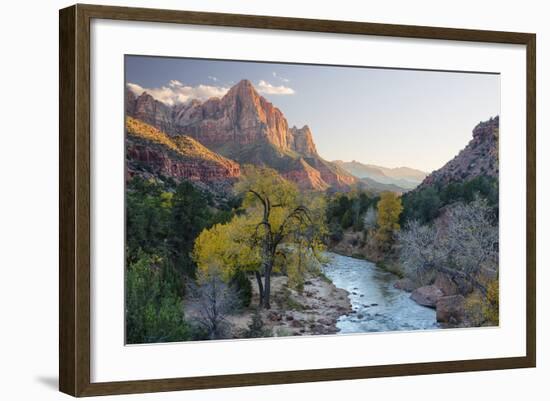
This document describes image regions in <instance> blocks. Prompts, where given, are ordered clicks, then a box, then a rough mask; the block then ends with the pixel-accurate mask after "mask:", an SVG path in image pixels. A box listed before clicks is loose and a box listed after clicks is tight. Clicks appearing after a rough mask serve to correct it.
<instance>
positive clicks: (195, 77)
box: [59, 5, 536, 396]
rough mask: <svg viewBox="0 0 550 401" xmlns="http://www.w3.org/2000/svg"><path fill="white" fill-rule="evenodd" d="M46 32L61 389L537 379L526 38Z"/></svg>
mask: <svg viewBox="0 0 550 401" xmlns="http://www.w3.org/2000/svg"><path fill="white" fill-rule="evenodd" d="M59 21H60V116H59V119H60V204H59V205H60V206H59V207H60V303H59V305H60V306H59V308H60V381H59V386H60V390H61V391H63V392H65V393H68V394H71V395H73V396H92V395H104V394H121V393H141V392H154V391H172V390H186V389H202V388H218V387H232V386H248V385H264V384H279V383H296V382H312V381H323V380H342V379H360V378H374V377H387V376H398V375H418V374H433V373H443V372H462V371H479V370H490V369H510V368H527V367H534V366H535V361H536V347H535V344H536V338H535V332H536V315H535V298H536V295H535V283H536V280H535V206H536V205H535V112H536V111H535V35H534V34H530V33H512V32H494V31H480V30H466V29H450V28H434V27H419V26H403V25H385V24H371V23H360V22H349V21H325V20H310V19H296V18H282V17H267V16H251V15H233V14H217V13H202V12H188V11H169V10H153V9H137V8H121V7H106V6H94V5H75V6H72V7H69V8H65V9H63V10H61V11H60V20H59Z"/></svg>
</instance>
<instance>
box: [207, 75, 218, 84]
mask: <svg viewBox="0 0 550 401" xmlns="http://www.w3.org/2000/svg"><path fill="white" fill-rule="evenodd" d="M208 79H211V80H212V81H214V82H218V78H216V77H213V76H212V75H209V76H208Z"/></svg>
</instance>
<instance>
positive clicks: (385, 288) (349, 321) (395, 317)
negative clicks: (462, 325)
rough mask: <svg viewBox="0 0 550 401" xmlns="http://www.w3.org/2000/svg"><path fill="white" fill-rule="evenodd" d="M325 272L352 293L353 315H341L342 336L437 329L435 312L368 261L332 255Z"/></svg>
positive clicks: (393, 276) (392, 276)
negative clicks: (412, 298)
mask: <svg viewBox="0 0 550 401" xmlns="http://www.w3.org/2000/svg"><path fill="white" fill-rule="evenodd" d="M329 256H330V258H331V260H330V262H329V263H328V264H327V265H326V266H325V267H324V269H323V272H324V273H325V275H326V276H327V277H328V278H330V279H331V280H332V282H333V283H334V285H335V286H336V287H339V288H343V289H345V290H347V291H348V292H349V298H350V301H351V305H352V308H353V313H351V314H349V315H344V316H341V317H340V318H339V319H338V323H337V327H338V328H339V329H340V333H365V332H375V331H395V330H423V329H434V328H437V327H438V325H437V322H436V318H435V310H434V309H431V308H426V307H424V306H420V305H418V304H417V303H416V302H414V301H413V300H411V299H410V294H409V293H407V292H405V291H402V290H398V289H396V288H394V287H393V284H394V283H395V281H396V280H397V277H396V276H395V275H394V274H392V273H388V272H386V271H384V270H382V269H380V268H379V267H377V266H376V265H375V264H374V263H372V262H369V261H367V260H362V259H355V258H350V257H347V256H342V255H337V254H334V253H329Z"/></svg>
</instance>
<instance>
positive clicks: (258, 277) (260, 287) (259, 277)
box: [255, 272, 264, 307]
mask: <svg viewBox="0 0 550 401" xmlns="http://www.w3.org/2000/svg"><path fill="white" fill-rule="evenodd" d="M255 274H256V281H257V282H258V292H259V293H260V304H259V305H260V307H261V306H263V304H264V284H263V283H262V275H261V274H260V272H255Z"/></svg>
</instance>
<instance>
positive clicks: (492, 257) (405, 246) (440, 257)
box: [398, 198, 498, 295]
mask: <svg viewBox="0 0 550 401" xmlns="http://www.w3.org/2000/svg"><path fill="white" fill-rule="evenodd" d="M398 239H399V244H400V247H401V252H400V256H401V262H402V264H403V266H404V267H405V271H406V272H407V274H408V275H409V276H410V277H411V278H413V279H416V280H418V281H420V282H421V283H422V284H426V282H428V281H430V280H431V279H433V275H434V273H435V272H440V273H443V274H445V275H447V276H448V277H449V278H451V279H452V280H455V279H461V280H466V281H467V282H469V283H470V284H471V285H473V286H474V287H475V288H477V289H478V290H480V291H481V293H482V294H483V295H486V294H487V287H486V284H485V282H484V280H483V279H482V277H483V276H484V275H497V274H498V226H496V225H494V224H493V219H492V216H491V208H490V207H489V206H488V204H487V201H486V200H484V199H481V198H476V199H475V200H474V201H472V202H470V203H469V204H464V203H457V204H455V205H453V206H452V207H449V209H448V210H447V211H446V213H445V215H444V217H443V219H442V220H441V221H439V222H438V224H431V225H420V224H419V223H418V222H417V221H412V222H410V223H409V224H408V225H407V227H406V229H405V230H402V231H401V232H400V233H399V234H398Z"/></svg>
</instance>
